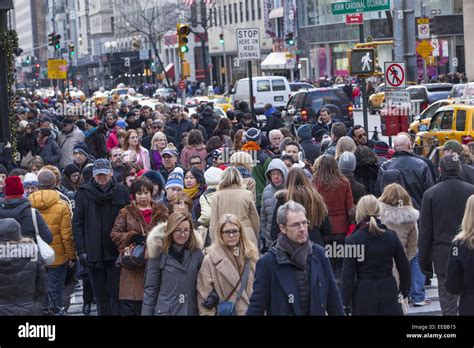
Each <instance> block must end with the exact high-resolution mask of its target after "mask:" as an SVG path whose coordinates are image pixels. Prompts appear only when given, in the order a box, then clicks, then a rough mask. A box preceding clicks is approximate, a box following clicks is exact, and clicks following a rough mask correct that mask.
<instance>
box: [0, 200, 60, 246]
mask: <svg viewBox="0 0 474 348" xmlns="http://www.w3.org/2000/svg"><path fill="white" fill-rule="evenodd" d="M35 212H36V221H37V222H38V233H39V235H40V237H41V239H43V240H44V241H45V242H46V243H48V244H50V243H51V242H52V241H53V235H52V234H51V231H50V230H49V227H48V225H47V224H46V222H45V221H44V219H43V216H41V214H40V213H39V211H38V210H36V209H35ZM5 218H12V219H15V220H16V221H17V222H18V223H19V224H20V225H21V235H22V236H23V237H27V238H31V239H33V240H34V241H36V231H35V227H34V225H33V218H32V216H31V202H30V201H29V200H28V199H27V198H23V197H21V198H14V199H5V200H0V219H5Z"/></svg>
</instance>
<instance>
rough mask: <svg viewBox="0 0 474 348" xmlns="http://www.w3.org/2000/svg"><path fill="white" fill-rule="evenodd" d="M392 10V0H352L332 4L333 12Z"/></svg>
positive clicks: (337, 13) (334, 13)
mask: <svg viewBox="0 0 474 348" xmlns="http://www.w3.org/2000/svg"><path fill="white" fill-rule="evenodd" d="M385 10H390V0H377V1H374V0H352V1H345V2H338V3H335V4H332V14H333V15H339V14H349V13H358V12H371V11H385Z"/></svg>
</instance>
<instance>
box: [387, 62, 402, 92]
mask: <svg viewBox="0 0 474 348" xmlns="http://www.w3.org/2000/svg"><path fill="white" fill-rule="evenodd" d="M405 68H406V67H405V63H396V62H385V88H387V89H393V88H405V87H406V85H407V80H406V74H405V70H406V69H405Z"/></svg>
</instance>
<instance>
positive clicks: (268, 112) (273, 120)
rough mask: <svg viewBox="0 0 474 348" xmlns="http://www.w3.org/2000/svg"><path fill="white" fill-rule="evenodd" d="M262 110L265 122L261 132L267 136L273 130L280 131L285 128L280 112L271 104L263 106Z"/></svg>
mask: <svg viewBox="0 0 474 348" xmlns="http://www.w3.org/2000/svg"><path fill="white" fill-rule="evenodd" d="M264 109H265V113H264V114H265V116H266V117H267V122H266V123H265V126H263V127H262V131H264V132H266V133H267V134H268V133H269V132H270V131H271V130H273V129H280V128H282V127H284V126H285V124H284V122H283V118H282V115H281V112H280V111H278V110H277V109H275V108H274V107H273V105H272V104H267V105H265V107H264Z"/></svg>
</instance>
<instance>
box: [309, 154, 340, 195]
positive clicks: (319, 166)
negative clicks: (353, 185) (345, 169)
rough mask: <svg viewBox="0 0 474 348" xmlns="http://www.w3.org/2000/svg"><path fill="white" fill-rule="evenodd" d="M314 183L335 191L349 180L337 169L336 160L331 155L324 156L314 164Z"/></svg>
mask: <svg viewBox="0 0 474 348" xmlns="http://www.w3.org/2000/svg"><path fill="white" fill-rule="evenodd" d="M313 168H314V179H313V180H314V182H315V183H316V182H318V183H319V184H321V186H323V187H325V188H327V189H330V190H335V189H336V188H337V187H338V186H339V185H341V183H343V182H344V181H346V180H347V179H346V178H345V177H344V176H343V175H342V173H341V172H340V170H339V168H338V167H337V163H336V160H335V159H334V157H333V156H331V155H322V156H320V157H318V159H316V161H315V162H314V167H313Z"/></svg>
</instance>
